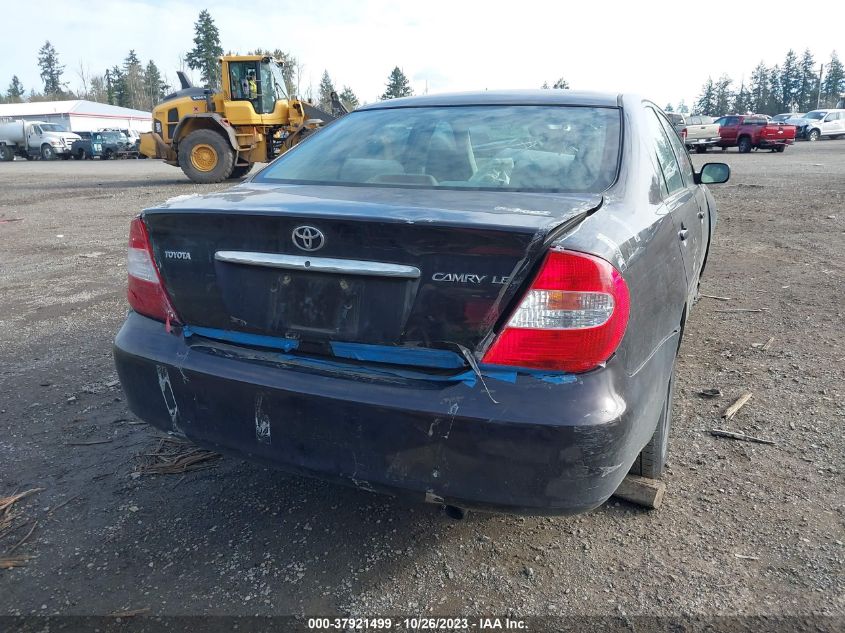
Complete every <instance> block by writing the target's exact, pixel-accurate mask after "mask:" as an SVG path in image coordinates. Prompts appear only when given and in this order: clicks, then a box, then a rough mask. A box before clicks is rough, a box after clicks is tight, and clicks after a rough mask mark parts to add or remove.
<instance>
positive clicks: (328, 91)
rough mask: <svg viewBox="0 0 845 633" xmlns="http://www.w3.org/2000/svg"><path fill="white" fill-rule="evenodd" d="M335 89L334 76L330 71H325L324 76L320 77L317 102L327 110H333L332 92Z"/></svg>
mask: <svg viewBox="0 0 845 633" xmlns="http://www.w3.org/2000/svg"><path fill="white" fill-rule="evenodd" d="M334 91H335V89H334V84H333V83H332V78H331V77H329V71H328V70H324V71H323V77H322V78H321V79H320V87H319V92H318V93H317V104H318V105H319V106H320V107H321V108H322V109H323V110H325V111H326V112H331V111H332V93H333V92H334Z"/></svg>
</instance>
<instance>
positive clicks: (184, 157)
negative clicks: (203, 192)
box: [179, 130, 235, 184]
mask: <svg viewBox="0 0 845 633" xmlns="http://www.w3.org/2000/svg"><path fill="white" fill-rule="evenodd" d="M234 165H235V151H234V150H233V149H232V146H231V145H229V142H228V141H227V140H226V139H224V138H223V136H222V135H220V134H218V133H217V132H215V131H214V130H194V131H193V132H191V133H190V134H188V136H187V137H186V138H185V140H184V141H182V142H180V143H179V166H180V167H181V168H182V171H183V172H185V175H186V176H187V177H188V178H190V179H191V180H193V181H194V182H197V183H200V184H211V183H215V182H222V181H224V180H226V179H227V178H229V177H230V176H231V175H232V170H233V169H234Z"/></svg>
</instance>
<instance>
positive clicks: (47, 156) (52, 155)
mask: <svg viewBox="0 0 845 633" xmlns="http://www.w3.org/2000/svg"><path fill="white" fill-rule="evenodd" d="M41 158H43V159H44V160H56V150H54V149H53V148H52V147H50V146H49V145H46V144H45V145H42V146H41Z"/></svg>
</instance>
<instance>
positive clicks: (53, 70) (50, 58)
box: [38, 40, 66, 98]
mask: <svg viewBox="0 0 845 633" xmlns="http://www.w3.org/2000/svg"><path fill="white" fill-rule="evenodd" d="M38 67H39V68H40V69H41V79H42V81H44V94H45V96H48V97H51V98H56V97H60V96H61V95H62V92H63V89H64V87H65V85H66V84H65V83H64V82H62V73H64V70H65V67H64V66H62V65H61V64H60V63H59V54H58V53H57V52H56V49H55V48H53V45H52V44H50V40H47V41H46V42H44V46H42V47H41V49H40V50H39V51H38Z"/></svg>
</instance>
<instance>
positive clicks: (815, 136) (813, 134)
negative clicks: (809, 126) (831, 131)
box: [807, 130, 822, 141]
mask: <svg viewBox="0 0 845 633" xmlns="http://www.w3.org/2000/svg"><path fill="white" fill-rule="evenodd" d="M821 135H822V133H821V132H819V131H818V130H810V133H809V134H807V140H808V141H818V140H819V139H820V138H821Z"/></svg>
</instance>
